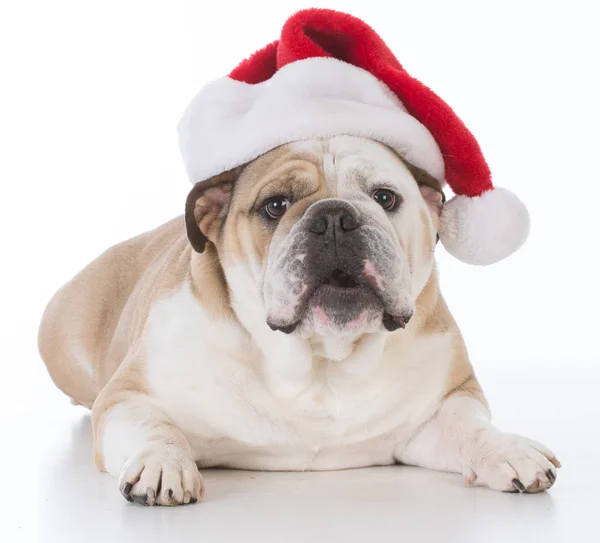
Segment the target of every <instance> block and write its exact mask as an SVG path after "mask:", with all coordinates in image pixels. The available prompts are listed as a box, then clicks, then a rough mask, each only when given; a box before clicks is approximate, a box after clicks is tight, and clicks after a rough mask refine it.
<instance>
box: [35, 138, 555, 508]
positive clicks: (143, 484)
mask: <svg viewBox="0 0 600 543" xmlns="http://www.w3.org/2000/svg"><path fill="white" fill-rule="evenodd" d="M443 201H444V197H443V191H442V189H441V188H440V186H439V183H438V182H437V181H436V180H435V179H433V178H431V177H430V176H429V175H428V174H426V173H425V172H423V171H422V170H419V169H418V168H416V167H414V166H413V165H411V164H409V163H408V162H406V161H405V160H404V159H403V158H401V157H400V156H399V155H398V154H396V153H395V152H394V151H392V150H391V149H390V148H388V147H387V146H385V145H383V144H382V143H378V142H375V141H373V140H369V139H365V138H362V137H354V136H334V137H329V138H319V139H313V140H307V141H297V142H294V143H290V144H285V145H282V146H280V147H277V148H276V149H274V150H271V151H269V152H267V153H264V154H262V155H261V156H259V157H258V158H257V159H255V160H253V161H251V162H249V163H248V164H246V165H244V166H242V167H238V168H235V169H233V170H230V171H227V172H225V173H222V174H220V175H217V176H215V177H213V178H211V179H209V180H206V181H202V182H199V183H197V184H196V185H195V186H194V187H193V188H192V190H191V192H190V193H189V196H188V198H187V201H186V205H185V215H184V216H183V217H178V218H176V219H173V220H172V221H170V222H168V223H166V224H164V225H162V226H160V227H159V228H157V229H156V230H153V231H151V232H147V233H144V234H142V235H140V236H138V237H135V238H133V239H130V240H128V241H125V242H123V243H120V244H118V245H115V246H114V247H112V248H110V249H108V250H107V251H106V252H105V253H103V254H102V255H101V256H99V257H98V258H97V259H96V260H94V261H93V262H92V263H91V264H89V265H88V266H87V267H86V268H85V269H83V270H82V271H81V272H80V273H79V274H78V275H77V276H76V277H75V278H73V279H72V280H71V281H70V282H69V283H67V284H66V285H65V286H63V287H62V288H61V289H60V290H59V291H58V292H57V293H56V294H55V295H54V297H53V298H52V300H51V301H50V302H49V304H48V306H47V308H46V310H45V313H44V316H43V318H42V322H41V326H40V331H39V349H40V353H41V355H42V358H43V360H44V361H45V363H46V366H47V368H48V371H49V373H50V376H51V378H52V379H53V381H54V382H55V384H56V385H57V386H58V387H59V388H60V389H61V390H62V391H63V392H64V393H65V394H66V395H67V396H69V397H70V398H71V399H72V401H73V403H76V404H80V405H82V406H85V407H87V408H89V409H91V410H92V424H93V434H94V460H95V464H96V466H97V467H98V469H99V470H101V471H106V472H108V473H110V474H111V475H113V476H115V477H117V478H118V486H119V489H120V492H121V493H122V495H123V496H124V497H125V498H126V499H127V500H129V501H134V502H138V503H141V504H144V505H176V504H188V503H195V502H197V501H199V500H201V499H202V497H203V496H204V484H203V480H202V477H201V474H200V471H199V469H202V468H209V467H224V468H241V469H249V470H284V471H285V470H339V469H345V468H359V467H364V466H382V465H391V464H408V465H414V466H422V467H425V468H429V469H434V470H442V471H449V472H456V473H459V474H462V476H463V478H464V482H465V484H466V485H467V486H471V485H484V486H487V487H489V488H491V489H494V490H498V491H507V492H539V491H544V490H546V489H548V488H550V487H551V486H552V484H553V483H554V481H555V479H556V474H557V468H558V467H560V463H559V461H558V460H557V459H556V457H555V455H554V454H553V453H552V452H551V451H550V450H549V449H547V448H546V447H545V446H543V445H541V444H540V443H537V442H535V441H533V440H531V439H527V438H525V437H520V436H516V435H510V434H506V433H503V432H502V431H500V430H498V429H496V428H495V427H494V426H492V425H491V424H490V413H489V409H488V405H487V403H486V400H485V397H484V394H483V392H482V390H481V387H480V385H479V383H478V381H477V379H476V377H475V374H474V372H473V368H472V366H471V363H470V362H469V358H468V355H467V350H466V348H465V344H464V342H463V338H462V337H461V333H460V331H459V328H458V326H457V324H456V322H455V321H454V319H453V317H452V315H451V313H450V311H449V309H448V307H447V306H446V304H445V302H444V299H443V297H442V295H441V293H440V286H439V282H438V276H437V272H436V267H435V254H434V251H435V247H436V243H437V233H438V229H439V224H440V211H441V209H442V207H443Z"/></svg>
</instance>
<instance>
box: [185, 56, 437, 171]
mask: <svg viewBox="0 0 600 543" xmlns="http://www.w3.org/2000/svg"><path fill="white" fill-rule="evenodd" d="M178 132H179V145H180V149H181V154H182V156H183V160H184V163H185V166H186V169H187V173H188V176H189V178H190V181H192V182H196V181H201V180H203V179H207V178H209V177H212V176H213V175H216V174H219V173H222V172H223V171H226V170H229V169H231V168H234V167H236V166H241V165H243V164H246V163H247V162H249V161H251V160H253V159H255V158H257V157H258V156H260V155H262V154H263V153H265V152H267V151H269V150H271V149H274V148H275V147H278V146H280V145H283V144H285V143H291V142H292V141H297V140H305V139H311V138H319V137H328V136H334V135H343V134H345V135H351V136H362V137H366V138H370V139H373V140H376V141H380V142H381V143H384V144H386V145H388V146H390V147H391V148H393V149H394V150H395V151H396V152H398V153H399V154H400V155H401V156H403V157H404V158H406V160H407V161H409V162H410V163H412V164H414V165H415V166H417V167H419V168H422V169H424V170H426V171H427V172H429V173H430V174H431V175H432V176H433V177H435V178H436V179H438V180H439V181H440V182H442V183H443V181H444V161H443V158H442V155H441V153H440V150H439V147H438V145H437V143H436V141H435V139H434V138H433V136H432V135H431V134H430V133H429V131H428V130H427V129H426V128H425V127H424V126H423V125H422V124H421V123H420V122H419V121H417V120H416V119H415V118H414V117H412V116H411V115H409V114H408V113H407V112H406V110H405V108H404V106H403V105H402V104H401V103H400V102H399V100H398V98H397V97H396V96H395V95H394V94H393V93H392V92H391V90H390V89H389V88H388V87H387V86H385V85H384V84H383V83H381V81H379V80H378V79H377V78H376V77H374V76H373V75H371V74H370V73H369V72H367V71H366V70H363V69H361V68H357V67H356V66H352V65H351V64H347V63H345V62H342V61H339V60H337V59H333V58H310V59H306V60H301V61H297V62H293V63H291V64H288V65H287V66H285V67H284V68H282V69H281V70H279V71H278V72H277V73H276V74H275V75H274V76H273V77H272V78H271V79H269V80H267V81H265V82H263V83H259V84H256V85H249V84H247V83H241V82H239V81H234V80H233V79H230V78H227V77H226V78H223V79H219V80H217V81H213V82H212V83H209V84H208V85H206V86H205V87H204V88H203V89H202V90H201V91H200V92H199V93H198V94H197V95H196V97H195V98H194V99H193V100H192V102H191V103H190V105H189V106H188V108H187V109H186V111H185V113H184V116H183V118H182V119H181V121H180V122H179V125H178Z"/></svg>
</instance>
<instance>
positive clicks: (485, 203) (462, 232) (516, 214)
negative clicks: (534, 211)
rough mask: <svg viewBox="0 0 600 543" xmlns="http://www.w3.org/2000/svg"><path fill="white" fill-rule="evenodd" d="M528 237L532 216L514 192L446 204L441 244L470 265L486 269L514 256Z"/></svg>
mask: <svg viewBox="0 0 600 543" xmlns="http://www.w3.org/2000/svg"><path fill="white" fill-rule="evenodd" d="M528 235H529V212H528V211H527V208H526V207H525V205H524V204H523V202H521V200H519V198H517V196H515V195H514V194H513V193H512V192H510V191H509V190H507V189H503V188H498V187H497V188H494V189H492V190H490V191H487V192H484V193H483V194H482V195H481V196H476V197H474V198H469V197H467V196H461V195H459V196H455V197H454V198H452V199H451V200H450V201H449V202H447V203H446V204H444V208H443V210H442V216H441V228H440V241H441V242H442V244H443V245H444V247H445V249H446V250H447V251H448V252H449V253H450V254H451V255H452V256H454V257H456V258H458V259H459V260H462V261H463V262H466V263H467V264H478V265H482V266H484V265H487V264H493V263H494V262H498V261H499V260H502V259H503V258H506V257H507V256H509V255H511V254H512V253H514V252H515V251H516V250H517V249H518V248H519V247H521V245H523V243H525V240H526V239H527V236H528Z"/></svg>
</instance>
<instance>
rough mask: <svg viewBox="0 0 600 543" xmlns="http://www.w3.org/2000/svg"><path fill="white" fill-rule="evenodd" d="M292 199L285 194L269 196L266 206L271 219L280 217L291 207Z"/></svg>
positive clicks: (266, 211)
mask: <svg viewBox="0 0 600 543" xmlns="http://www.w3.org/2000/svg"><path fill="white" fill-rule="evenodd" d="M289 207H290V201H289V200H288V199H287V198H285V197H284V196H275V197H274V198H269V199H268V200H267V201H266V203H265V206H264V209H265V213H266V214H267V216H268V217H269V218H270V219H279V218H280V217H282V216H283V214H284V213H285V212H286V211H287V210H288V209H289Z"/></svg>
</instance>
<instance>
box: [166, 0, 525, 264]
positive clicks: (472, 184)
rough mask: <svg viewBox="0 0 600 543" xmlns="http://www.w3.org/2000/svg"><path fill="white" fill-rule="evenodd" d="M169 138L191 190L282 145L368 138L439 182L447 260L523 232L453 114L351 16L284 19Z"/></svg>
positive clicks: (318, 12) (500, 254)
mask: <svg viewBox="0 0 600 543" xmlns="http://www.w3.org/2000/svg"><path fill="white" fill-rule="evenodd" d="M178 131H179V143H180V148H181V153H182V156H183V159H184V162H185V166H186V169H187V172H188V175H189V178H190V180H191V181H192V182H194V183H195V182H197V181H201V180H204V179H207V178H209V177H212V176H214V175H217V174H219V173H222V172H224V171H227V170H230V169H232V168H235V167H237V166H241V165H243V164H245V163H247V162H249V161H251V160H253V159H255V158H257V157H258V156H260V155H261V154H263V153H265V152H267V151H269V150H271V149H274V148H275V147H278V146H279V145H282V144H285V143H290V142H293V141H297V140H304V139H312V138H319V137H328V136H334V135H341V134H345V135H352V136H362V137H366V138H370V139H372V140H376V141H379V142H381V143H384V144H385V145H387V146H389V147H391V148H392V149H394V150H395V151H396V152H397V153H398V154H399V155H400V156H402V157H403V158H404V159H405V160H406V161H407V162H409V163H410V164H412V165H414V166H416V167H418V168H420V169H422V170H424V171H425V172H427V173H428V174H429V175H430V176H432V177H433V178H435V179H436V180H437V181H438V182H439V183H440V186H444V184H445V182H447V183H448V185H449V186H450V188H451V189H452V191H453V192H454V193H455V196H454V197H453V198H452V199H451V200H450V201H449V202H446V203H445V204H444V207H443V210H442V214H441V228H440V232H439V235H440V240H441V242H442V244H443V245H444V247H445V248H446V250H447V251H448V252H449V253H451V254H452V255H454V256H455V257H456V258H458V259H460V260H462V261H464V262H467V263H470V264H491V263H493V262H497V261H498V260H501V259H503V258H505V257H507V256H509V255H510V254H511V253H513V252H514V251H516V250H517V249H518V248H519V247H520V246H521V245H522V244H523V243H524V241H525V239H526V238H527V235H528V233H529V214H528V212H527V209H526V208H525V206H524V205H523V204H522V203H521V201H520V200H519V199H518V198H517V197H516V196H515V195H514V194H512V193H511V192H510V191H508V190H506V189H502V188H498V187H494V186H493V184H492V181H491V174H490V170H489V167H488V165H487V163H486V161H485V159H484V157H483V154H482V152H481V149H480V147H479V145H478V143H477V141H476V140H475V138H474V137H473V135H472V134H471V132H469V130H468V129H467V127H466V126H465V125H464V123H463V122H462V121H461V120H460V119H459V118H458V116H457V115H456V113H454V111H452V109H451V108H450V106H448V105H447V104H446V103H445V102H443V101H442V100H441V99H440V98H439V97H438V96H437V95H436V94H434V93H433V92H432V91H431V90H430V89H429V88H428V87H426V86H425V85H423V84H422V83H420V82H419V81H417V80H416V79H414V78H413V77H411V76H410V75H409V74H408V73H407V72H406V70H405V69H404V68H403V67H402V65H401V64H400V63H399V62H398V60H397V59H396V57H395V56H394V55H393V53H392V52H391V51H390V49H388V47H387V46H386V45H385V43H384V42H383V40H382V39H381V38H380V37H379V35H378V34H377V33H376V32H375V31H374V30H373V29H372V28H371V27H369V26H368V25H367V24H366V23H364V22H363V21H361V20H360V19H357V18H355V17H352V16H351V15H347V14H344V13H339V12H337V11H332V10H326V9H307V10H304V11H300V12H298V13H296V14H295V15H293V16H292V17H290V18H289V19H288V20H287V22H286V23H285V25H284V26H283V29H282V31H281V38H280V39H279V40H278V41H275V42H273V43H271V44H269V45H267V46H266V47H265V48H263V49H261V50H259V51H258V52H256V53H254V54H253V55H252V56H251V57H250V58H248V59H247V60H244V61H243V62H242V63H241V64H240V65H239V66H238V67H237V68H235V69H234V70H233V71H232V72H231V73H230V74H229V76H228V77H224V78H222V79H218V80H216V81H213V82H212V83H209V84H208V85H206V86H205V87H204V88H203V89H201V91H200V92H199V93H198V94H197V95H196V97H195V98H194V99H193V100H192V102H191V104H190V105H189V106H188V108H187V110H186V111H185V113H184V116H183V118H182V119H181V121H180V123H179V125H178Z"/></svg>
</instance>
